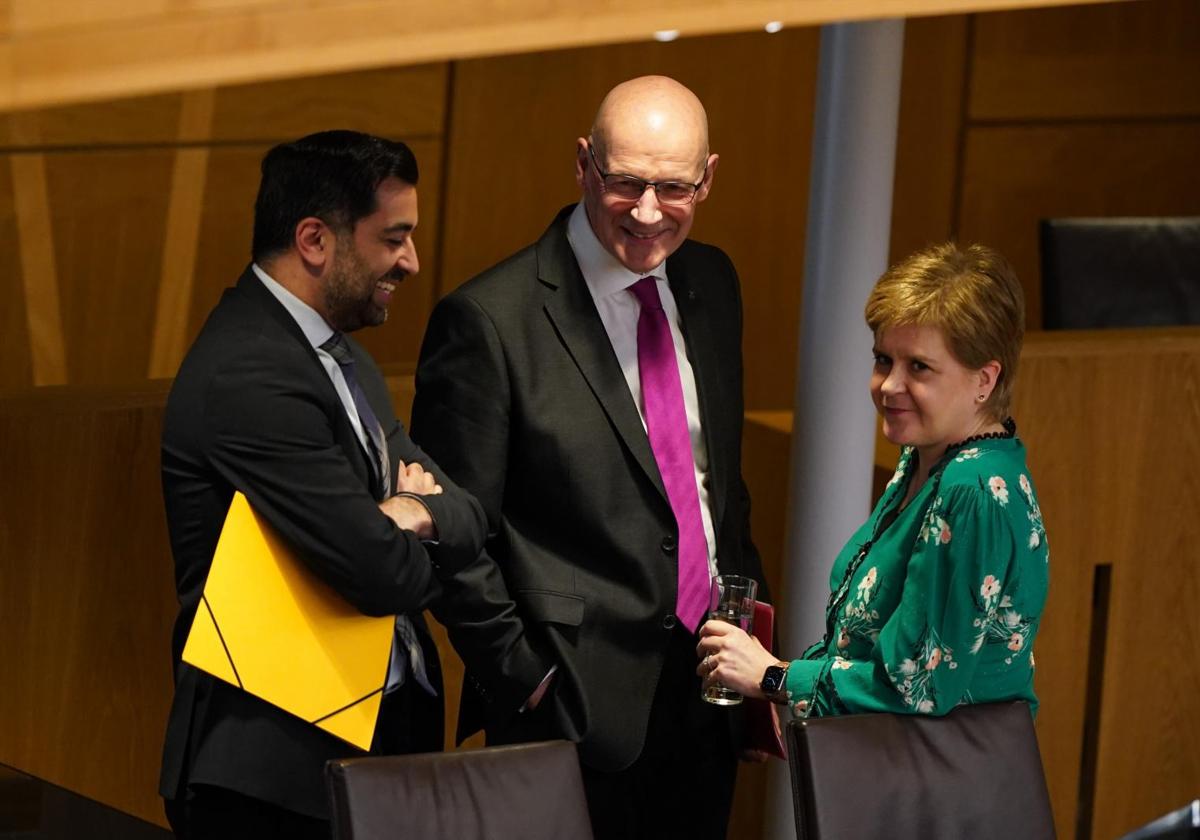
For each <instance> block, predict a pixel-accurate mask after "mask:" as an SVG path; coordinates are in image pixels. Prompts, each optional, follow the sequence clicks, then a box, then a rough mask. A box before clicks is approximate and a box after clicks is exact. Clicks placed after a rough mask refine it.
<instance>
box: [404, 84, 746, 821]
mask: <svg viewBox="0 0 1200 840" xmlns="http://www.w3.org/2000/svg"><path fill="white" fill-rule="evenodd" d="M716 167H717V156H716V155H715V154H710V152H709V149H708V126H707V117H706V115H705V112H704V108H703V106H702V105H701V104H700V101H699V100H698V99H697V98H696V97H695V95H694V94H692V92H691V91H689V90H688V89H687V88H685V87H683V86H682V85H680V84H679V83H678V82H675V81H674V80H672V79H668V78H665V77H661V76H652V77H643V78H638V79H633V80H631V81H629V82H626V83H624V84H621V85H619V86H617V87H616V88H614V89H613V90H612V91H611V92H610V93H609V94H608V95H607V97H606V98H605V99H604V102H603V103H602V105H601V106H600V109H599V112H598V113H597V115H596V119H595V123H594V125H593V128H592V131H591V134H590V136H589V137H581V138H579V139H578V140H577V141H576V146H575V176H576V180H577V181H578V183H579V186H580V188H581V190H582V196H583V197H582V201H580V202H579V203H578V204H577V205H573V206H570V207H567V208H564V209H563V210H562V211H561V212H560V213H559V214H558V217H557V218H556V219H555V220H554V222H553V223H552V224H551V225H550V227H549V229H548V230H547V231H546V232H545V233H544V234H543V235H542V237H541V239H539V240H538V241H537V242H536V243H534V244H533V245H531V246H529V247H528V248H526V249H524V250H522V251H520V252H519V253H517V254H515V255H514V256H512V257H510V258H509V259H508V260H506V261H504V262H503V263H501V264H500V265H498V266H496V267H495V268H492V269H490V270H488V271H486V272H484V273H483V274H482V275H480V276H478V277H476V278H474V279H473V280H471V281H469V282H467V283H466V284H465V285H463V286H462V287H460V288H459V289H457V290H456V291H455V292H453V293H452V294H450V295H449V296H447V297H446V298H445V299H443V300H442V301H440V303H439V304H438V305H437V307H436V308H435V310H434V313H433V315H432V318H431V320H430V323H429V327H428V330H427V332H426V336H425V342H424V346H423V348H422V352H421V361H420V365H419V368H418V372H417V396H416V402H415V404H414V407H413V435H414V438H415V439H416V440H417V441H419V442H420V443H421V445H422V446H423V447H424V448H425V449H426V450H427V451H428V452H429V453H430V454H431V455H432V456H433V457H434V458H436V459H437V460H438V462H439V463H440V464H442V466H443V467H444V468H445V469H446V472H447V473H448V474H449V475H450V476H451V477H453V478H454V479H455V480H456V481H458V482H459V483H460V484H461V485H462V486H463V487H464V488H466V489H467V490H469V491H470V492H472V493H473V494H475V495H476V496H477V497H478V498H479V500H480V502H481V503H482V504H483V507H484V510H485V511H486V513H487V518H488V526H489V539H488V542H487V553H488V554H489V555H490V557H491V558H492V559H493V560H494V563H493V564H490V565H486V564H485V565H481V566H479V567H476V568H474V569H472V570H471V572H470V573H469V574H464V575H460V576H458V577H457V578H456V580H455V581H454V582H453V584H452V587H453V589H452V590H448V592H449V594H450V597H452V598H453V599H454V600H455V602H456V603H458V604H460V605H468V604H469V605H471V606H470V607H468V609H469V610H473V611H474V612H473V615H474V620H473V621H470V622H463V623H461V624H459V625H458V626H457V627H451V628H450V634H451V640H452V641H453V642H454V644H455V647H456V649H457V650H458V651H459V652H460V653H461V654H462V656H463V658H464V660H465V661H466V663H467V668H468V680H467V687H466V688H465V689H464V698H463V711H462V716H461V717H460V728H459V735H460V736H463V735H465V734H468V733H469V732H470V731H472V730H473V729H476V728H478V726H479V725H480V724H482V725H484V726H485V727H486V729H487V733H488V740H489V743H503V742H512V741H529V740H536V739H541V738H548V737H566V738H569V739H572V740H574V741H577V742H578V743H579V747H580V755H581V760H582V763H583V770H584V782H585V786H586V789H587V794H588V803H589V808H590V810H591V815H592V821H593V825H594V827H595V831H596V835H597V837H599V838H609V837H612V838H617V837H619V838H630V837H655V838H661V837H691V838H700V837H724V836H725V829H726V825H727V822H728V815H729V809H730V803H731V797H732V792H733V786H734V778H735V773H736V755H737V752H738V749H739V746H740V744H739V742H738V737H737V734H736V732H735V731H734V727H733V726H732V724H733V720H734V717H735V716H733V715H731V714H730V712H729V711H728V710H727V709H724V708H719V707H716V706H712V705H709V704H706V703H704V702H702V701H701V699H700V680H699V678H698V677H697V675H696V673H695V670H696V664H697V660H696V655H695V646H696V642H697V637H696V628H697V624H698V623H699V622H700V621H701V620H702V616H703V613H704V609H705V606H706V604H707V590H708V583H709V579H710V577H711V576H712V575H713V574H716V573H717V572H722V573H738V574H744V575H749V576H751V577H754V578H756V579H758V580H759V581H760V585H761V580H762V571H761V563H760V560H759V556H758V553H757V551H756V550H755V549H754V546H753V544H752V543H751V540H750V529H749V499H748V494H747V492H746V487H745V484H744V482H743V480H742V475H741V434H742V362H741V359H742V352H741V338H742V327H741V299H740V292H739V288H738V278H737V274H736V273H735V271H734V268H733V265H732V264H731V263H730V261H729V258H728V257H727V256H726V255H725V254H724V253H723V252H721V251H720V250H719V249H717V248H714V247H712V246H709V245H704V244H701V243H699V242H694V241H691V240H689V239H688V238H687V236H688V231H689V230H690V228H691V225H692V220H693V217H694V215H695V212H696V206H697V205H698V204H700V203H701V202H703V201H704V200H705V199H706V198H707V197H708V194H709V191H710V190H711V188H712V184H713V176H714V173H715V171H716ZM763 594H764V595H765V593H763Z"/></svg>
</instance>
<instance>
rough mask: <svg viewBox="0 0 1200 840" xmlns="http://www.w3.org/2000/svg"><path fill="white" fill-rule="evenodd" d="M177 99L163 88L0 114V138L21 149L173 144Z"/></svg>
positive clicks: (176, 125) (178, 102)
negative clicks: (148, 93)
mask: <svg viewBox="0 0 1200 840" xmlns="http://www.w3.org/2000/svg"><path fill="white" fill-rule="evenodd" d="M181 102H182V98H181V96H180V94H178V93H169V94H160V95H157V96H138V97H130V98H127V99H116V100H109V101H105V102H90V103H85V104H81V105H64V106H60V107H56V108H43V109H41V110H37V111H18V112H15V113H11V114H0V139H2V142H4V143H5V144H6V145H11V146H17V147H22V148H24V147H35V148H40V147H57V146H72V147H77V146H114V145H116V146H122V145H147V144H153V143H173V142H175V140H176V138H177V133H178V126H179V110H180V105H181Z"/></svg>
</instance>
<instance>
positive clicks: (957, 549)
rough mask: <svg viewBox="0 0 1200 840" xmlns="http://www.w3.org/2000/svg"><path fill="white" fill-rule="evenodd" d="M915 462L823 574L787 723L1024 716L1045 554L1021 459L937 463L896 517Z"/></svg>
mask: <svg viewBox="0 0 1200 840" xmlns="http://www.w3.org/2000/svg"><path fill="white" fill-rule="evenodd" d="M915 461H916V453H915V450H913V449H912V448H911V447H905V448H904V449H903V450H902V452H901V457H900V461H899V464H898V465H897V468H896V473H895V475H894V476H893V477H892V481H891V482H889V484H888V486H887V488H885V490H884V493H883V497H882V498H881V499H880V500H879V502H878V504H877V505H876V507H875V510H874V511H873V512H872V514H871V517H870V518H869V519H868V520H867V522H866V523H864V524H863V526H862V527H861V528H860V529H859V530H858V532H857V533H855V534H854V535H853V536H852V537H851V539H850V541H849V542H848V543H847V544H846V546H845V547H844V548H843V549H842V551H841V553H840V554H839V555H838V558H837V560H836V561H835V563H834V567H833V570H832V572H831V574H830V588H831V591H832V594H831V596H830V601H829V605H828V607H827V609H826V633H825V637H824V639H822V640H821V641H820V642H818V643H817V644H815V645H813V646H812V647H811V648H809V650H808V651H806V652H805V654H804V657H803V658H802V659H799V660H796V661H795V662H793V663H792V666H791V668H790V669H789V670H788V676H787V690H788V696H789V702H790V703H791V704H792V707H793V710H794V711H795V712H796V713H797V714H800V715H804V716H807V715H828V714H846V713H854V712H877V711H889V712H902V713H909V714H930V715H941V714H945V713H946V712H948V711H950V710H951V709H952V708H954V707H955V706H957V705H959V704H960V703H975V702H978V703H986V702H994V701H1000V700H1010V699H1022V700H1026V701H1028V702H1029V703H1030V704H1031V706H1033V707H1034V708H1035V709H1036V703H1037V697H1036V695H1035V694H1034V691H1033V643H1034V639H1035V637H1036V635H1037V630H1038V624H1039V620H1040V616H1041V613H1042V609H1043V607H1044V605H1045V598H1046V585H1047V580H1048V568H1047V562H1048V555H1049V552H1048V547H1047V541H1046V532H1045V526H1044V523H1043V521H1042V514H1041V509H1040V508H1039V507H1038V504H1037V495H1036V491H1035V489H1034V487H1033V482H1032V480H1031V479H1030V477H1029V471H1028V468H1027V466H1026V464H1025V450H1024V446H1023V445H1022V444H1021V442H1020V440H1019V439H1017V438H1008V439H985V440H980V441H977V442H975V443H973V444H972V445H971V446H970V447H969V448H963V449H959V450H951V451H949V452H948V453H947V454H946V456H944V457H943V458H942V459H941V460H940V461H939V462H938V463H937V464H935V465H934V467H933V468H932V469H931V470H930V474H929V478H928V479H927V480H926V482H925V484H924V485H923V486H922V487H920V488H918V489H917V490H916V491H915V493H914V494H913V496H912V498H911V500H910V501H909V503H908V504H907V505H906V506H904V507H901V503H902V501H903V499H904V497H905V495H906V493H907V490H908V483H909V481H910V480H911V476H912V474H913V473H914V472H915V470H914V469H913V465H914V463H915Z"/></svg>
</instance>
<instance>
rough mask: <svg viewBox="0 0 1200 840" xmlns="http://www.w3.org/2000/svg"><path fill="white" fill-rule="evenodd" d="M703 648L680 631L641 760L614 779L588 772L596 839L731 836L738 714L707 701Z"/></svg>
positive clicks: (586, 784)
mask: <svg viewBox="0 0 1200 840" xmlns="http://www.w3.org/2000/svg"><path fill="white" fill-rule="evenodd" d="M696 642H697V639H696V637H695V636H693V635H692V634H691V633H689V632H688V631H687V630H685V629H683V628H682V627H676V629H675V631H674V632H673V633H672V635H671V642H670V647H669V650H668V651H667V655H666V661H665V662H664V664H663V673H662V676H661V678H660V679H659V683H658V689H657V691H656V692H655V694H654V701H653V704H652V705H651V708H650V719H649V723H648V726H647V730H646V742H645V745H644V746H643V747H642V753H641V755H640V756H638V758H637V760H636V761H635V762H634V763H633V764H632V765H631V766H630V767H628V768H626V769H624V770H619V771H616V772H612V773H605V772H601V771H599V770H595V769H592V768H589V767H587V766H584V767H583V784H584V789H585V792H586V794H587V800H588V810H589V811H590V812H591V818H592V829H593V831H594V832H595V835H596V840H610V838H612V840H616V838H621V839H622V840H627V838H654V840H663V839H664V838H673V837H681V838H682V837H686V838H688V840H703V839H704V838H713V840H723V838H724V837H725V833H726V828H727V826H728V823H729V810H730V808H731V806H732V802H733V788H734V782H735V781H736V776H737V759H736V755H735V751H734V749H733V745H732V743H731V737H730V727H729V715H730V710H729V709H728V708H724V707H721V706H714V705H712V704H711V703H706V702H704V701H703V700H702V699H700V678H699V677H698V676H696V666H697V664H698V660H697V658H696ZM614 690H615V688H614Z"/></svg>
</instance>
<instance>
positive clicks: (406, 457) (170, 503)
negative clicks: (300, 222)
mask: <svg viewBox="0 0 1200 840" xmlns="http://www.w3.org/2000/svg"><path fill="white" fill-rule="evenodd" d="M349 344H350V347H351V349H352V351H353V353H354V356H355V359H356V362H357V364H356V370H357V376H358V379H359V382H360V385H361V386H362V388H363V391H364V392H365V393H366V395H367V398H368V400H369V402H370V403H371V407H372V409H374V411H375V414H376V415H377V416H378V418H379V421H380V423H381V424H382V426H383V429H384V432H385V435H386V437H387V440H388V448H389V451H390V454H391V459H392V464H393V465H395V464H396V463H397V462H398V461H404V462H411V461H420V462H421V463H422V464H423V465H424V466H425V468H426V469H431V470H433V471H434V472H435V473H436V474H437V475H438V476H439V478H440V482H441V484H442V485H443V487H444V488H445V493H444V494H443V495H440V496H429V497H425V501H426V502H427V503H428V506H429V507H430V509H431V511H432V513H433V515H434V517H435V519H436V521H437V525H438V529H439V537H440V538H441V542H440V544H439V545H437V546H426V545H424V544H422V543H421V542H420V541H419V540H418V539H417V538H416V536H415V535H414V534H413V533H412V532H409V531H402V530H400V529H398V528H397V527H396V526H395V525H394V524H393V523H392V521H391V520H390V519H388V518H387V517H386V516H384V515H383V514H382V513H381V512H380V511H379V508H378V502H377V501H376V499H377V498H378V496H379V490H380V488H379V487H378V486H372V484H373V483H374V484H377V483H378V482H377V481H376V479H375V478H374V476H373V470H372V469H371V465H370V464H369V462H368V461H367V457H368V456H367V455H366V453H365V452H364V450H363V448H362V446H361V445H360V444H359V441H358V438H357V437H356V436H355V433H354V430H353V428H352V427H351V426H350V422H349V420H348V418H347V416H346V410H345V408H344V407H343V405H342V403H341V401H340V400H339V399H338V395H337V392H336V391H335V390H334V388H333V385H332V383H331V382H330V379H329V376H328V374H327V373H326V372H325V369H324V368H323V367H322V365H321V363H320V361H319V360H318V358H317V355H316V353H315V352H314V351H313V349H312V347H311V346H310V345H309V343H308V341H307V340H306V339H305V338H304V334H303V333H302V332H301V330H300V328H299V326H298V325H297V324H296V322H295V320H294V319H293V318H292V317H291V315H290V314H289V313H288V312H287V310H286V309H284V307H283V306H282V305H281V304H280V303H279V301H277V300H276V299H275V297H274V296H273V295H272V294H271V293H270V292H269V291H268V290H267V289H266V287H265V286H263V284H262V282H261V281H260V280H259V279H258V278H257V277H256V276H255V275H254V274H253V272H252V271H251V270H249V269H247V270H246V272H245V273H244V274H243V275H242V277H241V279H240V280H239V281H238V284H237V286H236V287H235V288H232V289H228V290H227V291H226V292H225V294H224V296H223V297H222V298H221V301H220V303H219V304H218V305H217V307H216V308H215V309H214V310H213V312H212V314H211V315H210V316H209V318H208V321H207V323H205V325H204V328H203V329H202V330H201V332H200V335H199V337H198V338H197V339H196V343H195V344H194V345H193V346H192V348H191V350H190V351H189V352H188V355H187V357H186V358H185V359H184V362H183V365H182V366H181V367H180V370H179V374H178V376H177V377H176V379H175V383H174V386H173V387H172V389H171V394H170V397H169V398H168V400H167V408H166V418H165V423H164V430H163V447H162V474H163V496H164V499H165V501H166V512H167V523H168V527H169V531H170V536H171V549H172V552H173V554H174V557H175V579H176V586H177V590H178V594H179V600H180V613H179V618H178V620H177V621H176V624H175V632H174V637H173V640H172V653H173V655H174V662H175V699H174V703H173V705H172V707H171V714H170V719H169V722H168V727H167V737H166V744H165V747H164V751H163V767H162V776H161V780H160V793H161V794H162V795H163V796H164V797H166V798H168V799H175V798H180V797H182V796H183V795H184V793H185V791H186V787H187V785H188V784H189V783H204V784H214V785H219V786H222V787H226V788H230V789H233V790H236V791H240V792H242V793H244V794H247V795H250V796H253V797H256V798H259V799H264V800H266V801H269V802H273V803H275V804H277V805H280V806H282V807H284V808H287V809H290V810H292V811H296V812H299V813H303V814H309V815H312V816H317V817H324V818H327V816H328V815H327V806H326V796H325V790H324V781H323V770H324V763H325V761H326V760H328V759H330V758H335V757H345V756H348V755H352V754H354V753H356V752H357V750H355V749H354V748H353V747H350V746H349V745H347V744H345V743H344V742H342V741H340V740H338V739H336V738H334V737H333V736H331V735H327V734H326V733H324V732H323V731H322V730H320V729H318V728H317V727H316V726H313V725H311V724H309V723H306V722H304V721H301V720H300V719H299V718H295V717H292V716H291V715H289V714H287V713H285V712H282V711H280V710H278V709H276V708H275V707H273V706H271V705H269V704H267V703H265V702H263V701H261V700H259V699H257V698H255V697H253V696H251V695H249V694H246V693H244V692H242V691H240V690H239V689H237V688H234V687H232V686H230V685H228V684H226V683H224V682H221V681H220V680H217V679H215V678H213V677H210V676H209V675H207V674H205V673H202V672H200V671H198V670H197V669H195V668H193V667H191V666H190V665H187V664H184V663H182V662H181V661H180V655H181V653H182V650H183V644H184V641H185V640H186V638H187V633H188V630H189V629H190V627H191V623H192V618H193V616H194V614H195V611H196V607H197V604H198V603H199V600H200V596H201V593H202V592H203V588H204V582H205V579H206V577H207V575H208V569H209V565H210V564H211V562H212V556H213V551H214V550H215V548H216V543H217V538H218V536H219V534H220V531H221V526H222V524H223V522H224V518H225V513H226V511H227V509H228V507H229V502H230V499H231V498H232V496H233V492H234V490H235V489H236V490H240V491H242V492H243V493H244V494H245V495H246V497H247V499H248V500H249V501H250V504H251V506H252V507H253V508H254V509H255V510H256V511H257V512H258V513H259V514H260V515H262V516H263V517H265V518H266V519H267V521H268V522H270V523H271V525H272V526H274V528H275V529H276V530H278V532H279V533H280V534H281V535H282V537H283V538H284V539H285V540H286V541H287V543H289V544H290V546H291V547H292V548H293V549H294V550H295V551H296V552H297V554H298V555H299V556H300V557H301V558H302V559H303V560H304V561H305V562H306V563H307V564H308V566H309V567H310V568H311V569H312V571H313V572H314V573H316V575H317V576H319V577H320V578H321V579H322V580H324V581H325V582H326V583H328V584H329V585H330V586H331V587H333V588H334V589H335V590H336V591H337V592H338V593H340V594H341V595H342V596H343V597H344V598H346V600H348V601H349V602H350V603H351V604H353V605H354V606H355V607H357V608H358V609H359V610H361V611H362V612H363V613H366V614H368V615H388V614H396V613H410V614H412V616H413V619H414V622H415V623H416V625H417V627H418V635H419V636H420V637H421V639H422V644H423V646H424V649H425V654H426V659H427V662H428V663H429V665H430V672H431V677H432V678H433V679H434V681H435V684H436V685H437V686H439V693H440V683H441V673H440V670H439V668H438V659H437V653H436V649H435V648H434V646H433V644H432V642H431V641H430V639H429V636H428V632H427V631H426V629H425V624H424V621H423V620H422V618H421V615H420V611H421V610H422V608H423V607H425V606H426V605H427V603H428V602H429V600H430V599H431V598H433V597H435V596H436V595H437V593H438V591H439V587H438V583H437V575H438V574H443V573H446V572H447V570H448V571H454V570H456V568H457V566H458V565H461V564H466V563H471V562H474V561H475V560H476V558H477V557H478V554H479V551H480V549H481V547H482V543H483V538H484V530H485V522H484V518H483V514H482V511H481V509H480V507H479V504H478V503H477V502H476V501H475V500H474V499H473V498H471V497H470V496H469V495H467V494H466V493H463V492H462V491H461V490H459V489H458V488H457V487H456V486H455V485H453V484H452V483H449V481H448V479H446V478H445V476H444V475H443V474H442V473H441V472H440V471H439V470H438V469H437V468H436V467H435V466H434V464H433V462H432V461H431V460H430V459H429V458H428V457H427V456H425V455H424V453H422V452H421V451H420V450H419V449H418V448H417V447H416V446H415V445H414V444H413V443H412V441H411V440H409V438H408V435H407V434H406V433H405V431H404V429H403V428H402V427H401V425H400V424H399V423H398V422H397V420H396V416H395V413H394V411H393V409H392V406H391V399H390V397H389V394H388V391H387V386H386V383H385V382H384V379H383V377H382V375H381V374H380V372H379V370H378V368H377V367H376V366H375V364H374V362H373V361H372V360H371V358H370V356H369V355H367V353H366V352H365V351H364V350H363V349H362V348H361V346H359V345H358V344H357V343H356V342H354V341H352V340H351V341H349ZM393 478H394V476H393ZM409 682H410V683H411V682H412V680H410V681H409ZM429 699H430V700H431V701H432V702H425V698H420V697H418V698H416V702H417V708H418V709H420V714H422V715H423V716H424V717H425V718H426V719H424V720H421V721H418V722H417V723H418V724H419V725H418V726H417V727H416V730H417V731H420V732H424V733H426V734H427V743H418V744H417V745H416V746H418V747H421V748H424V749H439V748H440V747H441V743H442V706H441V698H440V697H439V698H436V699H433V698H429ZM386 707H387V704H385V708H386ZM391 723H394V722H389V721H388V720H386V719H381V720H380V723H379V725H378V727H377V729H376V735H375V745H376V748H382V749H386V748H387V747H388V745H389V743H391V742H392V740H391V739H389V738H388V728H389V724H391Z"/></svg>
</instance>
